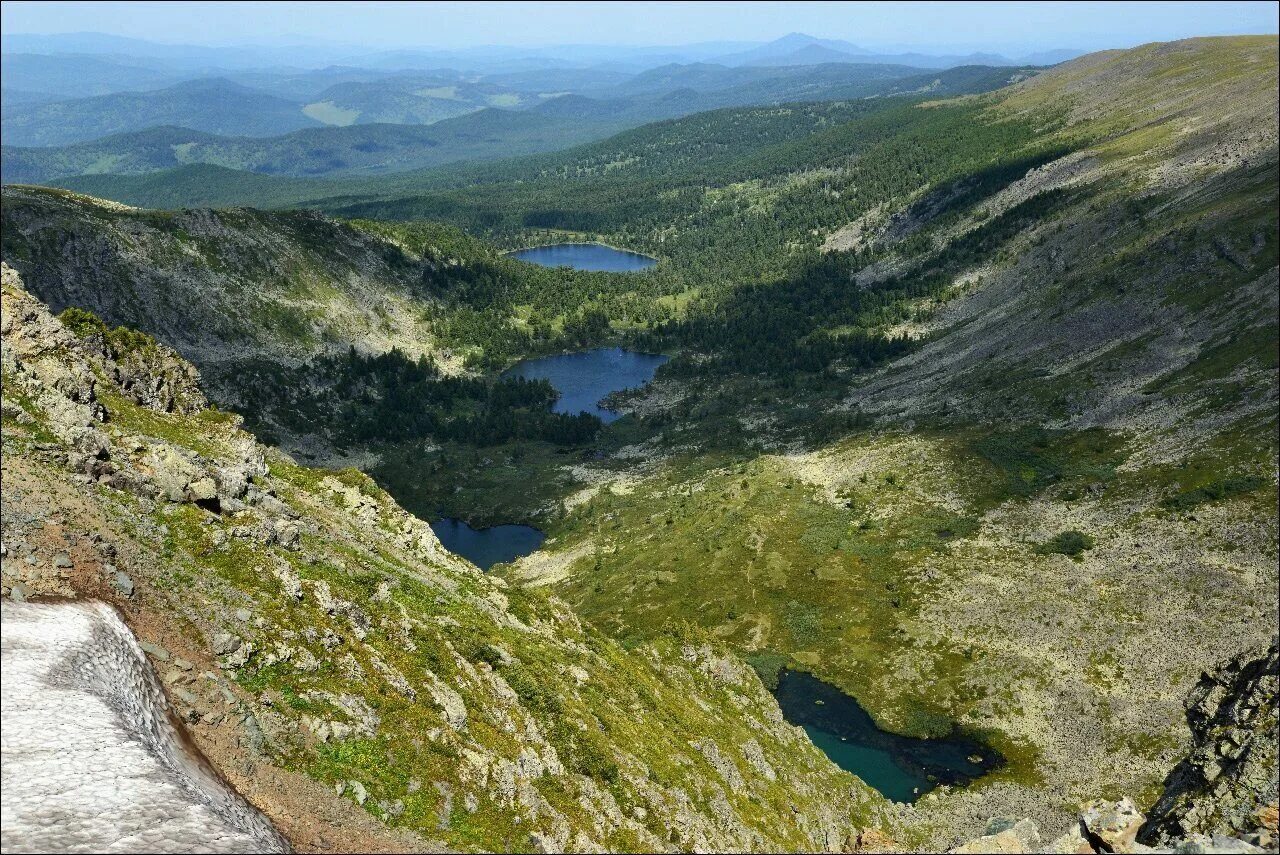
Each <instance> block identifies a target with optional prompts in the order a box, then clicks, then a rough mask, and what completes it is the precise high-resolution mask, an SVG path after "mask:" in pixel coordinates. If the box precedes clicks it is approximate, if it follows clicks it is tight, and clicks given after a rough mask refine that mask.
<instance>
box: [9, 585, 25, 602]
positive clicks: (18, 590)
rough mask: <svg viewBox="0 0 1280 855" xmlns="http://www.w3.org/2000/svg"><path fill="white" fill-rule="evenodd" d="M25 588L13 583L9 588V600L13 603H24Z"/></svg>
mask: <svg viewBox="0 0 1280 855" xmlns="http://www.w3.org/2000/svg"><path fill="white" fill-rule="evenodd" d="M28 593H29V592H28V591H27V586H26V585H24V584H22V583H21V582H14V583H13V584H12V585H10V586H9V599H11V600H13V601H14V602H15V603H25V602H26V601H27V594H28Z"/></svg>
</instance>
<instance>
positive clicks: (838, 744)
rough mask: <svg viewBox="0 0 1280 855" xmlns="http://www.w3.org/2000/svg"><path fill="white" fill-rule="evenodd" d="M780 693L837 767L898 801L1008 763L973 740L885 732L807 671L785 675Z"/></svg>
mask: <svg viewBox="0 0 1280 855" xmlns="http://www.w3.org/2000/svg"><path fill="white" fill-rule="evenodd" d="M774 695H775V696H776V697H777V699H778V706H779V707H781V708H782V715H783V717H784V718H786V720H787V721H789V722H791V723H792V724H797V725H800V726H801V727H803V728H804V730H805V733H807V734H809V738H810V739H811V740H813V744H814V745H816V746H818V748H819V749H821V750H822V752H823V753H824V754H826V755H827V756H828V757H830V758H831V761H832V762H833V763H835V764H836V765H837V766H839V767H840V768H841V769H845V770H847V771H849V772H852V773H853V774H855V775H857V776H858V777H859V778H861V779H862V780H863V781H866V782H867V783H868V784H869V785H871V786H872V787H874V788H875V789H877V790H879V791H880V792H881V793H882V794H883V795H885V796H886V797H888V798H890V799H892V800H894V801H896V802H914V801H915V800H916V799H918V798H920V797H921V796H922V795H924V794H925V793H927V792H929V791H930V790H932V789H933V788H934V787H936V786H938V785H939V784H951V785H963V784H967V783H969V782H970V781H973V780H974V779H975V778H978V777H980V776H982V775H983V774H985V773H986V772H988V771H990V770H992V769H995V768H997V767H998V766H1000V765H1001V764H1002V763H1003V762H1004V761H1003V758H1002V757H1001V756H1000V755H999V754H998V753H997V752H996V751H995V750H994V749H992V748H989V747H987V746H985V745H981V744H979V743H977V742H974V741H972V740H969V739H962V738H948V739H913V738H912V737H909V736H899V735H897V734H896V733H889V732H888V731H884V730H881V729H880V728H878V727H876V723H875V720H874V719H872V718H871V716H870V714H868V713H867V711H866V710H864V709H863V708H862V707H861V706H860V705H859V704H858V702H857V701H856V700H855V699H853V698H852V697H850V696H848V695H846V694H844V693H843V692H841V691H840V690H839V689H837V688H836V687H835V686H832V685H830V684H829V683H824V682H822V681H821V680H819V679H817V678H816V677H814V676H812V675H810V674H805V673H803V672H801V671H786V670H784V671H782V672H781V673H780V674H779V675H778V688H777V689H776V690H775V691H774Z"/></svg>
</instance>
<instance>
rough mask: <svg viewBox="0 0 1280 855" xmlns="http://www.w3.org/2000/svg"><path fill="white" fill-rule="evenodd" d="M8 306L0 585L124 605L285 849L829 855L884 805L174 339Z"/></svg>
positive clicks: (765, 709)
mask: <svg viewBox="0 0 1280 855" xmlns="http://www.w3.org/2000/svg"><path fill="white" fill-rule="evenodd" d="M3 289H4V290H3V301H4V306H3V310H4V319H5V320H4V331H3V332H4V339H3V348H4V349H3V368H4V403H3V418H4V458H3V461H4V462H3V467H4V472H3V475H4V485H5V486H4V493H3V502H4V533H3V536H4V544H5V551H4V556H3V559H4V560H3V583H4V590H5V594H6V595H7V596H9V597H11V598H13V599H19V600H21V599H25V598H28V597H33V596H37V595H40V596H59V597H65V596H88V597H98V598H103V599H107V600H109V601H111V602H113V603H115V604H117V605H118V606H119V608H120V609H121V611H122V612H123V614H124V616H125V618H126V620H127V621H128V622H129V623H130V625H131V626H132V627H133V629H134V630H135V632H136V633H137V634H138V635H139V636H140V638H141V639H142V641H143V649H144V650H146V651H147V653H148V655H149V656H150V658H151V661H152V662H153V663H154V664H155V665H156V666H157V668H158V669H159V670H160V672H161V674H162V677H163V682H164V684H165V690H166V692H167V693H168V695H169V697H170V700H171V701H172V702H173V703H174V704H175V706H176V708H177V710H178V712H179V714H180V716H181V718H182V719H183V721H184V722H186V723H187V725H188V731H189V733H190V734H191V736H192V738H193V739H194V740H195V742H196V744H197V745H198V746H199V747H200V748H201V749H202V750H203V751H204V753H205V754H206V755H207V756H208V757H210V758H211V759H212V760H213V761H214V762H215V764H216V765H218V767H219V768H220V769H221V770H222V772H223V773H224V774H225V775H226V776H227V777H228V779H229V780H230V781H231V783H233V784H234V785H235V786H236V787H237V788H238V789H239V790H240V791H241V792H242V793H243V794H244V795H245V796H246V797H247V798H248V799H249V800H250V801H251V802H253V803H254V804H255V805H256V806H257V807H259V808H260V809H262V810H263V811H264V812H265V813H266V814H267V815H268V816H269V817H270V818H272V819H273V820H274V821H275V822H276V823H277V824H278V826H279V827H280V829H281V831H283V832H284V833H285V835H286V836H288V837H289V838H290V839H291V841H292V843H293V844H294V845H295V846H296V847H299V848H301V849H305V850H315V849H329V848H332V847H333V846H334V845H335V842H336V843H337V845H339V846H341V847H343V848H346V847H351V848H358V849H365V848H367V849H384V848H396V849H400V850H401V851H403V850H404V849H421V848H423V847H427V846H430V845H432V844H431V842H430V841H438V843H436V844H434V845H437V846H438V845H440V844H441V843H443V844H444V845H447V846H449V847H450V848H453V849H461V850H477V849H478V850H488V851H493V850H503V851H520V850H534V851H543V850H559V849H561V848H563V847H572V848H574V849H577V850H592V849H597V848H601V847H605V848H609V849H614V850H625V851H665V850H669V849H703V850H705V849H734V850H748V849H749V850H764V851H776V850H778V849H791V850H801V851H814V850H831V849H834V850H838V849H840V848H842V847H844V846H846V845H849V844H850V842H851V841H856V839H857V834H858V831H857V829H858V827H859V826H864V825H868V824H874V823H877V822H878V820H879V817H880V816H881V815H882V814H883V810H882V807H881V805H882V804H883V803H882V802H881V801H880V800H879V799H878V797H876V796H874V794H872V793H871V792H870V791H869V790H868V789H867V788H866V787H865V786H864V785H862V784H861V783H860V782H859V781H857V780H856V779H855V778H853V777H852V776H850V775H848V774H847V773H843V772H840V771H839V770H837V769H836V768H835V767H834V766H833V765H832V764H831V763H829V762H828V761H827V760H826V758H825V757H823V756H822V754H821V753H820V752H818V751H817V749H815V748H814V747H813V746H812V745H811V744H809V742H808V741H807V740H806V739H805V738H804V737H803V735H801V734H800V733H799V732H798V731H796V730H795V729H794V728H791V727H790V726H788V725H787V724H786V723H785V722H784V721H783V720H782V718H781V715H780V714H779V711H778V708H777V706H776V704H775V703H774V701H773V699H772V698H771V697H770V696H769V694H768V693H767V692H766V691H765V689H764V687H763V686H762V685H761V684H760V682H759V680H758V679H757V678H756V677H755V675H754V674H753V673H751V671H750V670H749V669H747V668H745V666H743V665H742V664H741V663H739V662H737V661H736V660H734V659H732V658H731V657H727V656H726V655H725V654H724V653H723V652H721V651H719V650H718V649H717V648H715V647H714V646H711V645H708V644H707V643H706V642H705V641H703V640H699V639H698V637H697V634H696V633H693V634H689V635H686V637H685V638H683V639H680V638H674V637H673V638H667V639H665V640H663V641H661V642H658V643H657V644H655V645H652V646H648V647H645V648H642V649H636V650H632V651H627V650H624V649H623V648H621V647H620V646H618V645H617V644H616V643H614V642H612V641H610V640H608V639H607V638H606V637H605V636H603V635H601V634H600V633H599V632H598V631H596V630H593V629H592V628H590V627H589V626H587V625H585V624H582V623H581V622H579V621H578V620H577V619H576V618H575V617H574V616H573V615H572V614H571V613H570V612H569V611H568V610H567V609H566V608H565V606H564V605H563V603H561V602H559V601H558V600H555V599H554V598H547V597H543V596H540V595H537V594H530V593H527V592H522V591H517V590H513V589H510V588H508V587H507V586H506V585H504V584H503V583H502V582H501V581H500V580H494V579H490V578H489V577H486V576H484V575H483V574H481V573H479V572H478V571H477V570H476V569H475V568H474V567H473V566H471V565H469V564H467V563H466V562H465V561H462V560H461V559H458V558H456V557H454V556H452V555H450V554H448V553H446V552H444V551H443V550H442V549H441V547H440V545H439V543H438V541H437V540H436V538H435V536H434V535H433V534H432V533H431V530H430V528H428V527H427V525H426V524H425V523H423V522H422V521H420V520H418V519H415V518H414V517H411V516H409V515H408V514H406V513H404V512H403V511H402V510H400V509H399V508H398V507H397V506H396V505H395V504H394V503H393V502H392V501H391V500H390V499H389V498H388V497H387V496H386V494H384V493H382V492H381V491H380V490H378V489H377V488H376V487H375V486H374V485H373V484H372V483H371V482H370V481H369V480H368V479H367V478H365V477H364V476H362V475H360V474H359V473H357V472H354V471H351V470H346V471H341V472H326V471H321V470H312V469H306V468H303V467H300V466H298V465H296V464H295V463H293V462H292V461H291V460H289V459H288V458H287V457H285V456H284V455H282V454H280V453H278V452H275V451H272V450H269V449H266V448H263V447H262V446H260V445H257V444H256V443H254V441H253V439H252V437H250V436H249V435H247V434H245V433H243V432H242V431H240V430H239V429H238V428H237V427H236V420H235V419H234V418H233V417H230V416H228V415H226V414H225V413H221V412H219V411H217V410H213V409H210V408H208V407H207V405H206V404H205V402H204V400H203V397H202V396H201V394H200V392H199V391H198V389H196V388H195V385H194V376H195V375H194V371H193V370H192V369H191V367H190V366H188V365H185V364H184V363H182V362H181V360H180V359H178V358H177V357H176V355H175V354H174V353H173V352H172V351H170V350H168V349H167V348H165V347H163V346H160V345H157V344H156V343H155V342H154V341H152V340H151V339H149V338H147V337H145V336H141V335H138V334H125V333H124V332H122V331H117V332H116V333H115V334H113V335H109V336H105V337H104V336H101V335H98V334H90V335H88V336H87V337H85V338H78V337H77V336H76V335H75V334H74V333H73V332H72V331H71V330H70V329H68V328H67V327H66V326H64V325H63V324H61V323H60V322H59V321H58V320H56V319H55V318H53V317H52V316H51V315H49V313H48V312H47V310H46V309H45V308H44V306H43V305H42V304H40V303H39V302H38V301H36V300H35V299H33V298H32V297H30V296H29V295H28V294H27V293H26V292H25V291H24V290H23V289H22V287H21V283H20V281H19V280H18V278H17V277H16V275H14V273H13V272H12V271H11V270H9V269H8V267H7V266H6V267H5V268H4V284H3ZM156 388H165V389H167V390H168V392H169V394H168V395H166V396H164V397H162V398H157V397H155V396H153V395H150V394H149V393H150V391H151V390H153V389H156ZM6 655H7V654H6ZM356 808H363V811H360V810H356ZM365 812H367V814H368V816H366V815H365ZM374 820H376V821H374ZM419 835H425V837H422V836H419Z"/></svg>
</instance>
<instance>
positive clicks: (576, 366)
mask: <svg viewBox="0 0 1280 855" xmlns="http://www.w3.org/2000/svg"><path fill="white" fill-rule="evenodd" d="M668 358H669V357H666V356H663V355H662V354H660V353H635V352H633V351H630V350H623V349H622V348H620V347H601V348H597V349H596V350H585V351H583V352H582V353H565V354H562V355H560V356H544V357H542V358H540V359H526V360H524V361H523V362H518V363H516V364H515V365H513V366H512V367H511V368H509V369H507V371H505V372H504V373H503V375H502V376H503V377H524V378H525V379H526V380H547V381H549V382H550V383H551V385H552V386H554V387H555V388H556V391H557V392H559V393H560V398H559V400H557V401H556V404H555V407H553V409H554V410H555V411H556V412H557V413H571V414H572V413H591V414H592V415H596V416H599V417H600V419H601V421H604V422H612V421H616V420H617V419H618V418H620V416H619V414H618V413H615V412H614V411H612V410H606V409H604V408H603V407H601V406H600V399H601V398H603V397H604V396H606V395H608V394H609V393H610V392H621V391H622V390H623V389H634V388H636V387H638V386H643V385H644V384H646V383H648V382H649V381H650V380H652V379H653V373H654V372H655V371H657V370H658V366H659V365H661V364H662V363H664V362H666V361H667V359H668Z"/></svg>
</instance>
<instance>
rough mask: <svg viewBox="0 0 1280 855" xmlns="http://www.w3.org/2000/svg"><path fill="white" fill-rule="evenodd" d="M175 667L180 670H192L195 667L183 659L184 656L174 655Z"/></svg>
mask: <svg viewBox="0 0 1280 855" xmlns="http://www.w3.org/2000/svg"><path fill="white" fill-rule="evenodd" d="M173 667H174V668H177V669H178V670H179V671H190V670H192V669H193V668H195V666H194V665H192V664H191V663H190V662H188V661H187V660H185V659H183V658H182V657H174V660H173Z"/></svg>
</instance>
